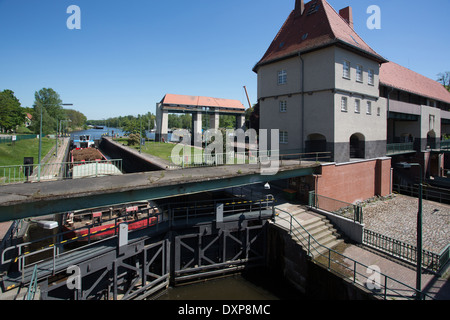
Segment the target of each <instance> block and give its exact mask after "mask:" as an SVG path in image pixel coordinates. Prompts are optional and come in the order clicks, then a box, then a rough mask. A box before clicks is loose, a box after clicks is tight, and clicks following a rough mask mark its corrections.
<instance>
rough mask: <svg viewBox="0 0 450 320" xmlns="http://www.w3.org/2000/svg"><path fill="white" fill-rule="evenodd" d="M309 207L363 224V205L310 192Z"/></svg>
mask: <svg viewBox="0 0 450 320" xmlns="http://www.w3.org/2000/svg"><path fill="white" fill-rule="evenodd" d="M309 206H310V207H311V208H315V209H321V210H324V211H328V212H331V213H334V214H337V215H339V216H342V217H345V218H348V219H351V220H353V221H354V222H359V223H363V209H362V206H361V205H358V204H352V203H348V202H344V201H340V200H336V199H332V198H329V197H325V196H321V195H318V194H316V193H315V192H314V191H310V192H309Z"/></svg>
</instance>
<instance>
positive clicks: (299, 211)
mask: <svg viewBox="0 0 450 320" xmlns="http://www.w3.org/2000/svg"><path fill="white" fill-rule="evenodd" d="M276 208H277V209H280V210H283V211H286V212H289V213H290V214H291V215H292V216H293V217H294V218H295V220H296V221H298V223H297V222H296V221H295V220H293V222H292V224H293V225H292V235H291V236H292V239H293V240H294V241H296V242H297V243H299V244H300V245H301V246H302V247H303V248H304V249H305V250H308V239H309V235H311V237H312V238H314V239H315V240H316V241H314V240H312V239H311V246H310V250H311V253H312V254H313V256H318V255H320V254H322V253H323V252H325V251H327V249H332V248H334V247H336V246H337V245H338V244H339V243H342V242H344V240H343V239H341V238H340V235H339V233H338V232H337V230H336V229H335V228H334V227H333V225H332V224H331V223H330V222H329V221H328V220H327V219H326V218H325V217H323V216H320V215H318V214H316V213H314V212H311V211H308V210H307V209H305V208H303V207H301V206H299V205H294V204H289V203H285V204H282V205H279V206H277V207H276ZM276 214H277V217H276V219H275V224H276V225H278V226H280V227H282V228H284V229H287V230H290V221H291V217H290V216H289V215H288V214H287V213H284V212H282V211H279V210H276ZM299 224H300V225H301V226H302V227H303V228H302V227H301V226H300V225H299ZM308 233H309V235H308ZM318 243H319V244H320V245H319V244H318Z"/></svg>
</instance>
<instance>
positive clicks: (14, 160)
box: [0, 138, 56, 166]
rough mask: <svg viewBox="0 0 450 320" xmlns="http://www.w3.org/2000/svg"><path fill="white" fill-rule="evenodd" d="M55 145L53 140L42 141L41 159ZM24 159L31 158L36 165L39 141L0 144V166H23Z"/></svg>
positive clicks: (44, 139)
mask: <svg viewBox="0 0 450 320" xmlns="http://www.w3.org/2000/svg"><path fill="white" fill-rule="evenodd" d="M55 144H56V141H55V139H49V138H43V139H42V159H43V158H44V157H45V155H46V154H47V153H48V152H49V151H50V150H51V149H52V147H53V146H55ZM24 157H33V158H34V163H35V164H36V163H38V157H39V139H31V140H21V141H16V142H15V144H13V143H2V144H0V166H14V165H23V158H24Z"/></svg>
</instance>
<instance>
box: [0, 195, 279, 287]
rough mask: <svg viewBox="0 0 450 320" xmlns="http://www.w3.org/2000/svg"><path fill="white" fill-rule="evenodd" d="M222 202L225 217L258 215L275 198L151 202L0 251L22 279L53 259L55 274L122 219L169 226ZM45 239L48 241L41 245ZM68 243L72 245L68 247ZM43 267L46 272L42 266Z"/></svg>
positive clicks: (3, 262)
mask: <svg viewBox="0 0 450 320" xmlns="http://www.w3.org/2000/svg"><path fill="white" fill-rule="evenodd" d="M219 203H220V204H223V205H224V210H223V216H224V217H226V216H227V215H230V214H233V215H235V214H239V213H243V212H249V211H250V212H255V213H258V212H259V216H258V217H261V213H262V212H263V210H271V212H272V215H273V210H274V206H273V205H274V199H273V198H272V197H270V198H269V197H268V198H266V199H261V200H253V201H252V200H240V199H236V198H233V199H229V198H228V199H216V200H214V201H207V200H205V201H197V202H190V203H186V202H179V203H169V204H166V205H162V206H159V205H158V206H157V207H154V206H148V207H145V208H141V209H139V210H138V211H135V212H131V213H128V214H122V215H121V216H120V217H115V218H113V219H109V220H107V219H105V220H102V223H103V225H104V226H103V227H101V228H99V227H98V226H96V225H94V224H90V225H86V226H83V227H80V228H76V229H72V230H68V231H63V232H60V233H58V234H56V235H50V236H47V237H43V238H40V239H36V240H33V241H29V242H25V243H21V244H17V245H15V246H11V247H8V248H5V249H4V250H3V251H2V252H1V255H0V267H4V266H8V265H10V264H17V269H18V271H19V272H21V273H22V282H23V281H24V279H25V271H26V270H28V268H29V267H32V266H36V265H37V264H39V263H42V262H44V261H47V262H48V261H52V262H51V263H50V264H51V265H49V267H48V268H47V269H46V270H45V272H46V273H50V274H52V275H55V272H56V271H57V259H59V258H61V257H63V256H66V255H68V254H70V253H73V252H75V251H77V250H81V249H86V248H88V247H89V246H93V245H98V244H99V243H102V242H104V241H107V240H109V239H111V238H114V237H117V235H118V232H119V231H118V230H119V225H120V224H121V223H128V224H129V225H130V224H135V225H137V227H136V228H133V229H132V230H133V231H138V230H142V229H146V228H149V227H152V228H155V229H156V231H158V230H160V229H159V228H160V225H161V224H162V223H167V222H169V224H168V226H169V227H170V225H172V224H173V223H177V222H183V223H188V224H189V223H196V221H195V219H197V218H201V217H206V216H215V215H216V206H217V204H219ZM154 208H157V209H158V210H157V211H155V210H153V209H154ZM137 214H143V216H142V217H141V218H139V219H137V218H136V217H137ZM272 215H271V216H272ZM140 222H144V223H140ZM81 231H82V232H81ZM80 241H82V244H80V245H79V246H77V247H76V248H74V249H72V247H71V246H70V244H73V243H75V242H78V243H80ZM43 243H45V245H44V246H42V247H41V244H43ZM68 245H69V246H68ZM65 247H67V248H69V249H68V250H65V249H64V248H65ZM30 248H35V249H30ZM40 271H41V272H43V273H45V272H44V271H43V270H40ZM7 289H9V288H7Z"/></svg>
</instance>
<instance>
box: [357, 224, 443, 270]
mask: <svg viewBox="0 0 450 320" xmlns="http://www.w3.org/2000/svg"><path fill="white" fill-rule="evenodd" d="M363 243H364V244H365V245H369V246H372V247H374V248H376V249H380V250H382V251H384V252H387V253H389V254H391V255H393V256H395V257H398V258H400V259H404V260H406V261H409V262H413V263H416V262H417V247H416V246H413V245H411V244H409V243H406V242H403V241H400V240H396V239H394V238H391V237H388V236H385V235H382V234H380V233H377V232H375V231H372V230H368V229H364V237H363ZM449 246H450V245H448V246H447V248H446V249H447V258H445V257H446V251H445V249H444V250H443V251H442V252H441V254H437V253H434V252H431V251H428V250H425V249H423V250H422V267H423V268H425V269H427V270H429V271H432V272H438V273H439V272H440V270H441V269H442V267H443V266H444V265H445V264H446V263H447V261H448V248H449Z"/></svg>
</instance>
